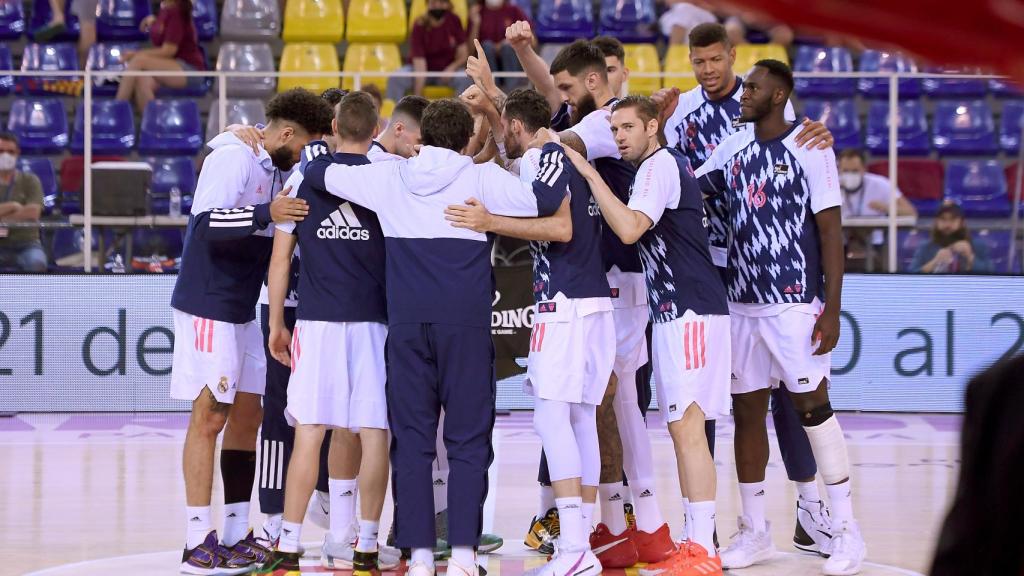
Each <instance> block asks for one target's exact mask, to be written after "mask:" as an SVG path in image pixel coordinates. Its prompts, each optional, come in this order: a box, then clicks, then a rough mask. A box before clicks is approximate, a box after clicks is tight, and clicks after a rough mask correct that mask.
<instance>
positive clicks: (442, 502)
mask: <svg viewBox="0 0 1024 576" xmlns="http://www.w3.org/2000/svg"><path fill="white" fill-rule="evenodd" d="M447 509H448V469H447V468H446V469H444V470H434V514H440V513H441V512H442V511H444V510H447Z"/></svg>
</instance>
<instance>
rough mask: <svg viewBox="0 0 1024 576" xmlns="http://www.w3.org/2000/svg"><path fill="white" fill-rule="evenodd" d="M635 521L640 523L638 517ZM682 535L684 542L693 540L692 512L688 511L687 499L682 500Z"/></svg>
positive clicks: (688, 501)
mask: <svg viewBox="0 0 1024 576" xmlns="http://www.w3.org/2000/svg"><path fill="white" fill-rule="evenodd" d="M637 521H638V522H639V521H640V518H639V517H637ZM683 534H684V538H683V539H684V540H693V510H690V499H689V498H683Z"/></svg>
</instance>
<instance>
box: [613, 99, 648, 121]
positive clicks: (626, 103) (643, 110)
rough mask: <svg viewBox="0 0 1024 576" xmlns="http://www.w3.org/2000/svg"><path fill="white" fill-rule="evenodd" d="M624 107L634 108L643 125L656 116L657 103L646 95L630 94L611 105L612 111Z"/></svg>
mask: <svg viewBox="0 0 1024 576" xmlns="http://www.w3.org/2000/svg"><path fill="white" fill-rule="evenodd" d="M626 108H634V109H636V115H637V116H639V117H640V119H641V120H643V122H644V124H645V125H646V124H647V123H648V122H650V121H651V120H655V119H657V118H658V105H657V104H655V103H654V100H651V99H650V98H649V97H647V96H641V95H639V94H630V95H629V96H626V97H625V98H623V99H621V100H619V101H618V102H616V103H615V105H614V106H612V112H615V111H617V110H624V109H626Z"/></svg>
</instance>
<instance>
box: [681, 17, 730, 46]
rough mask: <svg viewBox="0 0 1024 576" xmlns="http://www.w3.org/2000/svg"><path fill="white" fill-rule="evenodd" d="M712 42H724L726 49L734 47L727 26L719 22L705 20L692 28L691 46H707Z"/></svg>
mask: <svg viewBox="0 0 1024 576" xmlns="http://www.w3.org/2000/svg"><path fill="white" fill-rule="evenodd" d="M712 44H722V45H723V46H725V48H726V49H729V48H732V42H731V41H730V40H729V33H728V32H726V30H725V26H722V25H721V24H719V23H718V22H705V23H704V24H698V25H696V26H694V27H693V29H692V30H690V48H707V47H708V46H711V45H712Z"/></svg>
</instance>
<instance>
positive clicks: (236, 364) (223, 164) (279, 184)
mask: <svg viewBox="0 0 1024 576" xmlns="http://www.w3.org/2000/svg"><path fill="white" fill-rule="evenodd" d="M331 116H332V112H331V107H330V105H329V104H327V102H326V101H324V100H323V99H321V98H320V97H319V96H317V95H315V94H313V93H312V92H309V91H307V90H304V89H301V88H296V89H293V90H289V91H287V92H283V93H281V94H278V95H277V96H275V97H274V98H273V99H272V100H271V101H270V102H269V103H268V104H267V120H268V122H267V125H266V127H265V128H264V129H263V141H262V144H260V145H258V146H257V148H258V150H259V155H258V156H256V155H253V153H252V149H251V148H250V147H249V146H248V145H246V144H245V143H244V142H243V141H242V140H240V139H238V138H237V137H236V136H234V135H233V134H221V135H219V136H217V137H216V138H214V139H213V140H211V141H210V142H209V144H208V145H209V146H210V148H212V149H213V152H212V153H211V154H210V155H209V156H207V157H206V159H205V161H204V163H203V169H202V170H201V171H200V173H199V180H198V182H197V184H196V191H195V195H194V197H193V198H194V200H193V204H192V212H191V214H190V215H189V221H188V227H187V229H186V233H185V248H184V252H183V254H182V259H181V272H180V273H179V274H178V278H177V281H176V282H175V285H174V292H173V294H172V296H171V308H173V314H174V332H175V335H176V338H175V346H174V361H173V369H172V371H171V386H170V396H171V397H172V398H174V399H178V400H187V401H189V402H191V403H192V414H191V417H190V420H189V427H188V432H187V433H186V435H185V446H184V455H183V458H182V461H183V468H184V476H185V501H186V510H187V516H186V518H187V521H186V522H187V523H186V539H185V550H184V552H183V554H182V560H181V565H180V570H181V573H183V574H214V573H216V574H239V573H242V572H248V571H251V570H252V569H253V568H255V567H257V566H258V565H260V564H262V563H263V562H264V561H265V560H266V559H267V557H268V554H269V550H267V547H266V546H265V545H263V544H261V543H260V542H259V541H257V539H256V537H255V536H254V535H253V532H252V530H249V509H250V503H249V500H250V497H251V494H252V486H253V480H254V478H255V475H256V433H257V431H258V430H259V427H260V423H261V421H262V408H261V397H262V395H263V393H264V389H265V387H266V378H265V372H266V358H265V355H264V352H263V345H262V342H261V334H260V326H259V323H258V322H257V321H256V318H255V316H256V314H255V311H256V302H257V299H258V298H259V293H260V287H261V286H262V284H263V278H264V277H265V275H266V273H267V266H268V263H269V261H270V254H271V249H272V247H273V239H272V232H271V231H268V230H267V228H268V227H269V226H270V224H271V222H279V223H280V222H295V221H300V220H302V219H303V218H304V217H305V216H306V214H307V212H308V207H307V205H306V202H305V201H304V200H302V199H299V198H289V197H288V192H289V190H288V188H287V187H284V186H283V185H284V182H285V180H286V179H287V177H288V173H289V172H290V171H291V170H292V168H293V167H294V166H296V165H297V164H298V161H299V157H300V153H301V152H302V148H303V146H305V145H306V144H307V143H309V141H310V140H313V139H318V138H320V137H321V135H322V131H323V129H324V127H325V125H328V124H329V123H330V121H331ZM221 430H224V439H223V443H222V450H221V455H220V468H221V478H222V480H223V486H224V531H223V532H222V534H221V535H222V536H223V538H222V539H219V538H218V537H217V532H216V531H215V530H214V529H213V523H212V521H211V518H210V501H211V496H212V491H213V470H214V454H215V448H216V444H217V437H218V436H219V435H220V432H221Z"/></svg>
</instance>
